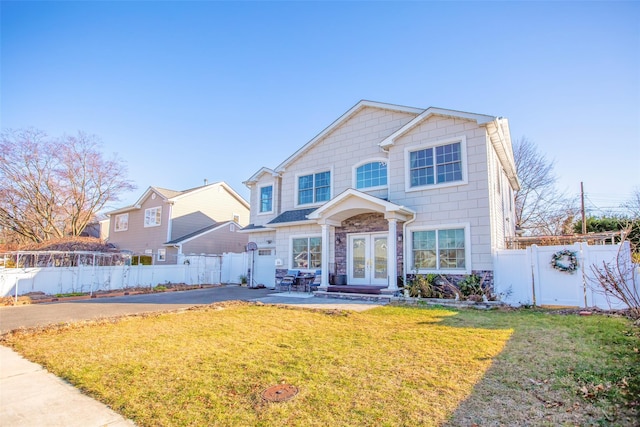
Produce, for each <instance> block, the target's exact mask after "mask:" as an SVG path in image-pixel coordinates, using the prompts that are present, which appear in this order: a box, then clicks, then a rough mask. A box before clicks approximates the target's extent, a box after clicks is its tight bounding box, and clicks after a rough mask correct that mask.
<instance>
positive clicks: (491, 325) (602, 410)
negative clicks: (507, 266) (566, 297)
mask: <svg viewBox="0 0 640 427" xmlns="http://www.w3.org/2000/svg"><path fill="white" fill-rule="evenodd" d="M526 314H531V317H530V318H529V316H527V315H526ZM526 314H525V316H522V315H521V314H519V315H517V317H516V316H510V314H509V313H495V312H494V313H489V315H488V316H474V315H470V316H469V315H468V314H467V313H464V312H463V313H458V315H455V316H450V317H444V318H442V320H441V322H440V324H441V325H445V326H450V327H454V328H478V329H512V330H513V334H512V335H511V337H510V338H509V340H508V341H507V342H506V343H505V347H504V349H503V350H502V352H500V354H498V355H497V356H496V357H495V358H494V359H493V362H492V364H491V366H490V367H489V369H487V371H486V372H485V374H484V375H483V377H482V379H481V380H480V381H479V382H478V383H477V384H476V385H475V386H474V388H473V391H472V392H471V394H470V395H469V396H468V397H467V398H466V399H465V400H464V401H462V402H461V403H460V404H459V405H458V407H457V409H456V410H455V411H454V412H453V413H452V414H451V416H450V418H449V421H448V422H446V423H444V424H443V426H446V427H457V426H473V425H522V426H537V425H548V426H554V425H565V424H566V425H615V426H636V425H637V424H636V423H637V420H638V419H639V418H638V416H639V409H640V405H639V404H638V402H639V398H638V391H639V390H640V379H639V376H638V375H637V374H639V373H640V369H638V366H640V355H638V354H637V353H636V356H635V357H634V356H633V353H632V351H628V350H630V349H627V351H628V356H629V354H630V356H629V357H627V358H623V357H622V355H621V353H620V352H619V351H618V352H616V351H612V350H606V349H610V348H615V345H613V347H610V346H609V345H607V343H606V342H604V341H607V340H609V339H612V338H611V337H610V334H609V336H608V337H605V335H606V334H605V335H603V336H594V335H593V333H591V332H590V331H589V328H585V329H584V330H580V329H578V330H576V329H575V328H579V321H578V320H577V318H574V319H566V320H568V321H566V322H564V321H563V320H565V319H562V318H560V319H557V320H560V321H559V322H557V323H558V324H557V325H554V323H555V322H554V321H553V320H554V319H553V317H552V316H553V315H550V314H548V313H546V314H545V313H542V314H541V313H538V318H536V314H535V313H526ZM585 320H586V319H585ZM594 320H597V319H588V320H586V321H587V322H594ZM594 323H596V322H594ZM636 335H637V336H638V337H639V338H640V333H638V334H636ZM589 340H593V341H595V342H598V340H604V341H602V342H599V345H598V344H596V345H595V346H594V347H591V348H588V347H585V346H584V345H585V344H584V343H585V342H588V341H589ZM612 340H613V341H615V339H612ZM636 345H638V344H636ZM599 351H603V352H604V351H608V354H606V355H605V354H603V358H602V360H606V359H608V361H609V363H613V364H615V363H618V364H622V365H623V366H622V367H621V368H620V370H619V371H617V372H614V373H612V371H614V370H615V369H611V367H610V366H607V365H606V362H600V360H599V358H598V356H597V355H598V352H599ZM622 352H624V350H623V351H622ZM618 357H620V359H618ZM625 365H626V368H625ZM616 375H617V377H616ZM607 379H609V380H610V382H609V383H607V381H606V380H607ZM621 388H622V389H624V390H623V391H624V395H625V396H626V398H627V399H628V400H626V402H625V398H624V397H622V396H621V394H620V389H621Z"/></svg>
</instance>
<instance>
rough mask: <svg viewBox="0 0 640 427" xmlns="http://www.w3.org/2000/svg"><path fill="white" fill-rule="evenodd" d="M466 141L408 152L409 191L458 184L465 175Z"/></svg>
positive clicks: (460, 140)
mask: <svg viewBox="0 0 640 427" xmlns="http://www.w3.org/2000/svg"><path fill="white" fill-rule="evenodd" d="M464 150H465V139H464V138H462V139H457V140H455V142H453V141H452V142H451V143H446V144H440V145H434V146H429V147H420V148H417V149H408V150H407V160H408V167H407V170H408V177H407V181H408V187H409V189H414V188H419V187H425V186H432V185H442V184H444V185H446V184H449V183H458V182H461V181H464V180H465V175H464Z"/></svg>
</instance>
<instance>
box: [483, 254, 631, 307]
mask: <svg viewBox="0 0 640 427" xmlns="http://www.w3.org/2000/svg"><path fill="white" fill-rule="evenodd" d="M563 250H569V251H571V252H573V253H575V255H576V259H577V264H578V266H577V269H576V271H574V272H568V271H559V270H558V269H556V268H554V267H553V266H552V264H551V261H552V259H553V257H554V255H555V254H557V253H559V252H560V251H563ZM603 262H605V263H615V262H620V263H622V264H623V265H624V266H625V270H626V271H627V272H628V275H627V278H626V280H627V281H628V282H627V283H629V284H633V283H634V277H633V276H634V275H635V285H636V287H637V286H640V284H639V282H640V274H639V271H638V270H639V268H640V267H638V266H633V264H631V252H630V249H629V243H628V242H625V243H624V244H623V245H597V246H589V245H587V244H586V243H575V244H573V245H567V246H536V245H532V246H530V247H528V248H527V249H514V250H500V251H498V252H497V253H496V256H495V277H494V288H495V292H496V293H498V294H501V295H502V298H501V299H502V301H504V302H506V303H508V304H510V305H513V306H520V305H539V306H540V305H555V306H574V307H598V308H601V309H607V310H608V309H624V308H627V307H626V306H625V305H624V304H623V303H622V302H620V301H618V300H615V299H611V298H609V297H608V296H607V295H604V294H603V293H602V292H601V291H600V290H599V288H598V285H597V282H596V281H595V278H594V274H593V271H592V268H593V266H598V267H602V265H603ZM636 292H640V289H638V288H636Z"/></svg>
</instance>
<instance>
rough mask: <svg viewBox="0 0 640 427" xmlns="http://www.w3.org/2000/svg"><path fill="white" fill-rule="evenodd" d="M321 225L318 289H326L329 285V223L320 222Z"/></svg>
mask: <svg viewBox="0 0 640 427" xmlns="http://www.w3.org/2000/svg"><path fill="white" fill-rule="evenodd" d="M320 227H322V263H321V265H322V279H321V280H320V287H319V288H318V289H320V290H325V291H326V290H327V288H328V287H329V245H330V244H331V241H330V240H329V225H327V224H321V225H320Z"/></svg>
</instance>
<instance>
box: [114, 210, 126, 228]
mask: <svg viewBox="0 0 640 427" xmlns="http://www.w3.org/2000/svg"><path fill="white" fill-rule="evenodd" d="M128 229H129V214H128V213H125V214H120V215H116V220H115V225H114V231H127V230H128Z"/></svg>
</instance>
